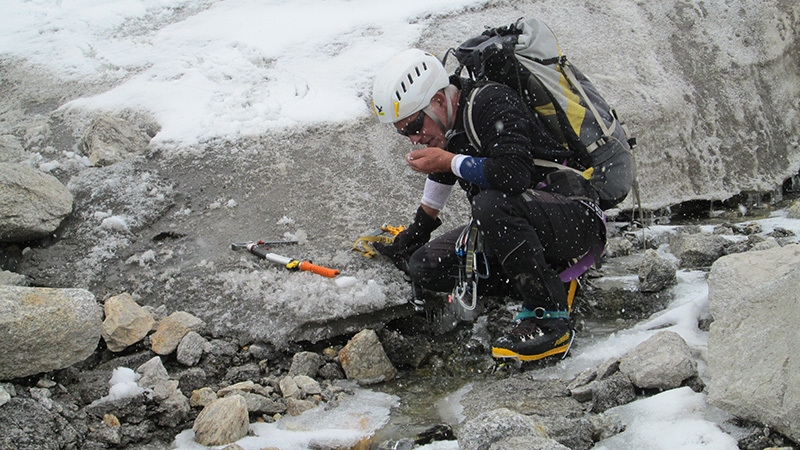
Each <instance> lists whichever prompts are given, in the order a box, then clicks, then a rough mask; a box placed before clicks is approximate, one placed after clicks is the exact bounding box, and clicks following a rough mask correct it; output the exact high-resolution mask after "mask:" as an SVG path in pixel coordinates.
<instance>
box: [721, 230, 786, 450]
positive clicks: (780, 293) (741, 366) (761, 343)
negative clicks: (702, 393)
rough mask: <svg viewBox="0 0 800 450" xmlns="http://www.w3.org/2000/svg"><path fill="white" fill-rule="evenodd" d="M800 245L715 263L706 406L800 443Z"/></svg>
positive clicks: (735, 256)
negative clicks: (709, 404) (751, 422)
mask: <svg viewBox="0 0 800 450" xmlns="http://www.w3.org/2000/svg"><path fill="white" fill-rule="evenodd" d="M798 286H800V245H797V244H793V245H787V246H785V247H781V248H774V249H770V250H764V251H758V252H748V253H740V254H736V255H730V256H725V257H723V258H720V259H719V260H717V262H715V263H714V265H713V266H712V268H711V273H710V274H709V279H708V287H709V307H710V310H711V314H712V315H713V316H714V323H712V325H711V329H710V331H709V336H708V375H709V377H710V378H711V381H710V383H709V385H708V393H709V394H708V401H709V403H711V404H713V405H715V406H718V407H720V408H722V409H724V410H726V411H728V412H730V413H732V414H734V415H736V416H738V417H741V418H745V419H750V420H755V421H757V422H759V423H763V424H766V425H768V426H769V427H770V428H772V429H775V430H777V431H779V432H781V433H783V434H785V435H786V436H787V437H789V438H791V439H793V440H795V441H797V440H798V439H800V421H798V420H797V418H798V417H800V357H798V354H797V348H798V337H797V336H798V334H797V324H798V323H800V290H798V288H797V287H798Z"/></svg>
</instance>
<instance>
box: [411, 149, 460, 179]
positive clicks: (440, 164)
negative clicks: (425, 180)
mask: <svg viewBox="0 0 800 450" xmlns="http://www.w3.org/2000/svg"><path fill="white" fill-rule="evenodd" d="M454 156H456V155H455V154H453V153H450V152H448V151H447V150H444V149H441V148H439V147H427V148H423V149H419V150H412V151H410V152H408V153H406V162H407V163H408V165H409V166H411V168H412V169H414V170H415V171H417V172H421V173H424V174H431V173H440V172H450V162H451V161H452V160H453V157H454Z"/></svg>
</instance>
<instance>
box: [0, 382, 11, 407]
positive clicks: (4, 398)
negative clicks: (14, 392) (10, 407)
mask: <svg viewBox="0 0 800 450" xmlns="http://www.w3.org/2000/svg"><path fill="white" fill-rule="evenodd" d="M9 400H11V393H9V392H8V391H7V390H6V388H5V386H2V385H0V406H3V405H5V404H6V403H8V401H9Z"/></svg>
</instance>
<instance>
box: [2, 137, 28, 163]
mask: <svg viewBox="0 0 800 450" xmlns="http://www.w3.org/2000/svg"><path fill="white" fill-rule="evenodd" d="M24 155H25V149H24V148H22V144H21V143H20V142H19V139H17V137H16V136H14V135H11V134H4V135H0V163H16V162H20V161H22V160H23V159H24Z"/></svg>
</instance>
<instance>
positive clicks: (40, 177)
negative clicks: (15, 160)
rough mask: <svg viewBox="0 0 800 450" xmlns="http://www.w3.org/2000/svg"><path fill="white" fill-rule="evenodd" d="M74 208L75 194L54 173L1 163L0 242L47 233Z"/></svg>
mask: <svg viewBox="0 0 800 450" xmlns="http://www.w3.org/2000/svg"><path fill="white" fill-rule="evenodd" d="M71 212H72V194H70V192H69V191H68V190H67V188H66V187H65V186H64V185H63V184H61V183H60V182H59V181H58V179H56V178H55V177H54V176H52V175H49V174H47V173H44V172H42V171H40V170H36V169H33V168H31V167H30V166H27V165H25V164H5V163H0V242H22V241H27V240H32V239H39V238H42V237H45V236H47V235H48V234H50V233H52V232H53V231H55V229H56V228H58V226H59V224H61V221H62V220H63V219H64V218H65V217H66V216H68V215H69V214H70V213H71Z"/></svg>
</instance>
